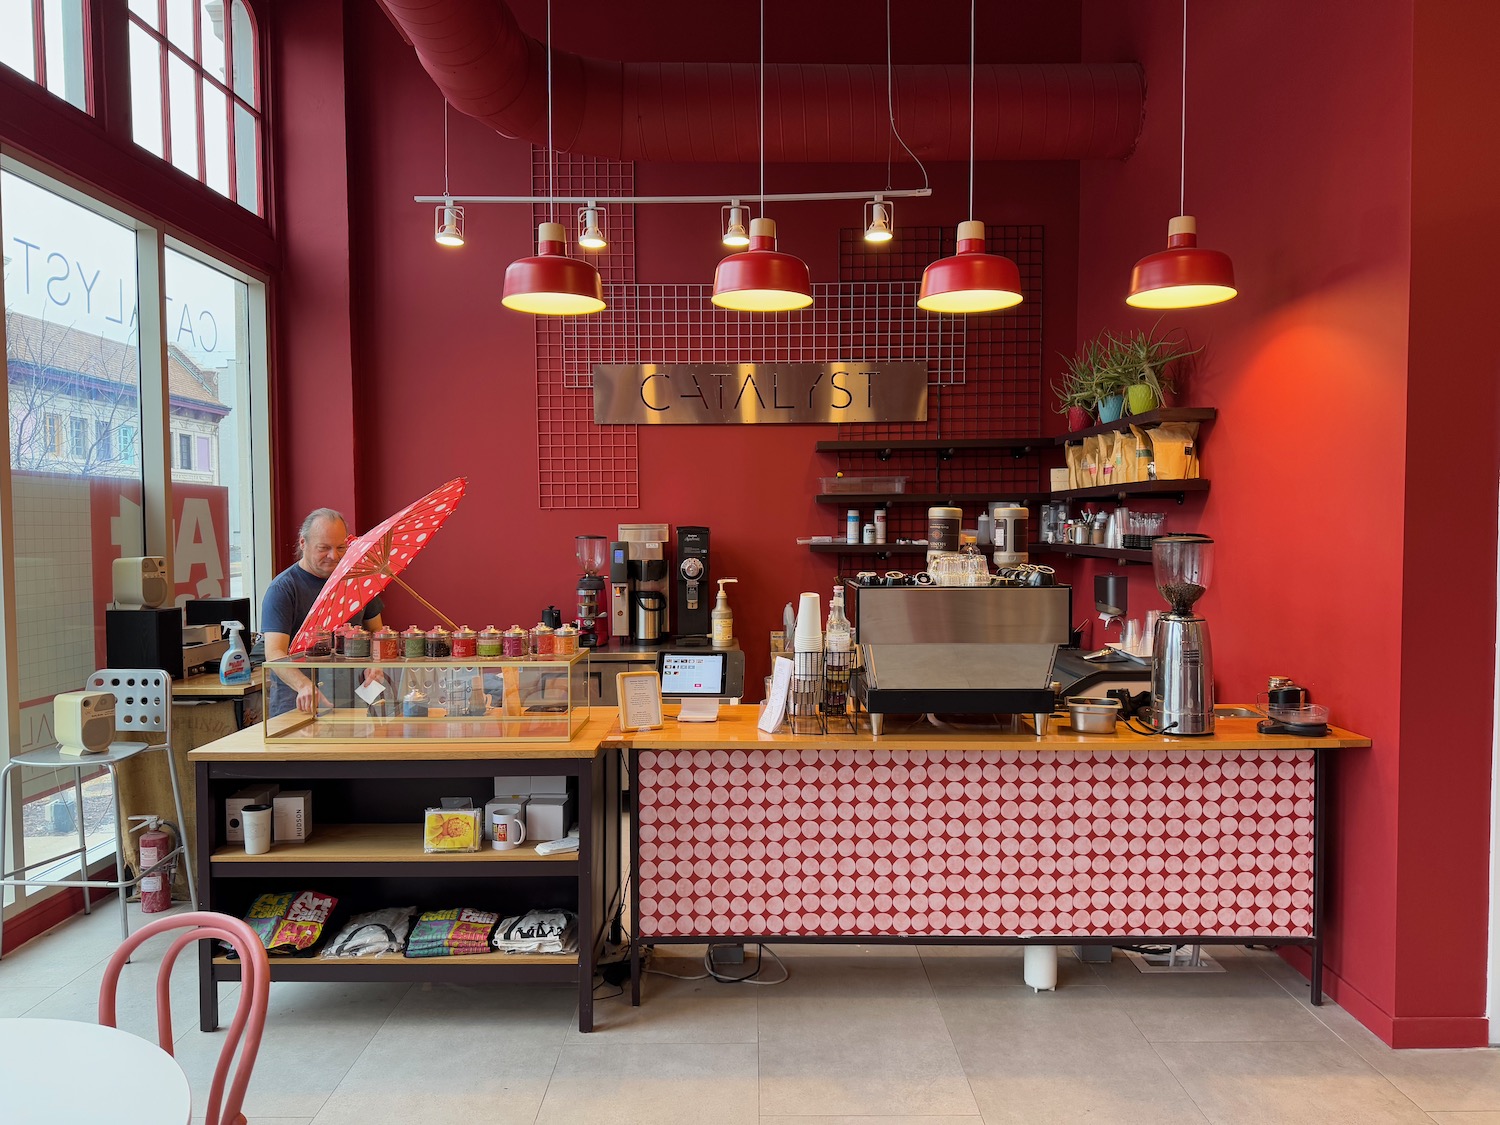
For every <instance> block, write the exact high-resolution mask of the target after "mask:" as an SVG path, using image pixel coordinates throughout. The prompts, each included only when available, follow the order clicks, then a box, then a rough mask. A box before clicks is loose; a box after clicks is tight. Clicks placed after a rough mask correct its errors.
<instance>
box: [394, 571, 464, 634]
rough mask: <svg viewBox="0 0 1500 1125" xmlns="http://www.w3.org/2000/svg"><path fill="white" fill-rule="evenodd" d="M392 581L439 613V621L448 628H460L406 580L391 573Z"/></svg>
mask: <svg viewBox="0 0 1500 1125" xmlns="http://www.w3.org/2000/svg"><path fill="white" fill-rule="evenodd" d="M391 581H392V582H394V583H395V584H396V585H397V586H400V587H401V588H402V589H403V590H405V591H406V592H407V593H408V594H410V595H411V596H412V597H414V598H416V599H417V601H419V602H421V603H422V604H423V605H424V606H426V607H427V608H428V610H430V611H431V612H432V613H435V614H437V619H438V620H439V621H441V622H442V623H443V624H444V625H446V626H448V628H449V629H450V630H452V629H457V628H458V626H457V625H455V624H453V622H452V621H450V620H449V619H448V616H447V615H446V614H445V613H443V612H442V611H441V610H439V609H438V607H437V606H435V605H433V604H432V603H431V602H430V601H428V600H427V599H426V598H424V597H423V596H422V595H421V594H419V593H417V592H416V591H415V590H413V589H412V588H411V587H410V586H408V585H407V584H406V583H405V582H403V581H401V579H399V578H397V577H396V576H395V575H394V574H393V575H391Z"/></svg>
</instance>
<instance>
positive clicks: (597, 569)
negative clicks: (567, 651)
mask: <svg viewBox="0 0 1500 1125" xmlns="http://www.w3.org/2000/svg"><path fill="white" fill-rule="evenodd" d="M573 554H574V557H575V558H577V560H578V565H579V567H581V568H582V570H583V574H582V575H580V576H579V579H578V618H577V625H578V643H579V645H580V646H581V647H583V648H594V647H595V646H596V645H598V644H599V639H600V638H599V621H600V619H601V618H603V617H604V616H605V611H604V608H603V603H604V573H603V572H604V563H605V560H606V559H607V558H608V556H609V540H608V539H606V538H604V536H602V535H577V536H574V537H573Z"/></svg>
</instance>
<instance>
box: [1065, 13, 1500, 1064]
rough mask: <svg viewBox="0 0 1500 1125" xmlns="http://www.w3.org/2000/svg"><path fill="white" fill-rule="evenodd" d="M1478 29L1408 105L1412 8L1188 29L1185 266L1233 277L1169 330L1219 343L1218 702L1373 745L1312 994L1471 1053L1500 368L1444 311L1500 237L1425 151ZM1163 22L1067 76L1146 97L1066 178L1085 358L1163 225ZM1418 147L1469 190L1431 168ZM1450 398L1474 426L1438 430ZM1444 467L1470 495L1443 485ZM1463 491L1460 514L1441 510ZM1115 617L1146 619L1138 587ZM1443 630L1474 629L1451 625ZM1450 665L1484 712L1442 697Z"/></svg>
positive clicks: (1483, 20)
mask: <svg viewBox="0 0 1500 1125" xmlns="http://www.w3.org/2000/svg"><path fill="white" fill-rule="evenodd" d="M1467 7H1468V9H1469V10H1468V11H1467V12H1466V13H1463V14H1462V15H1460V14H1458V13H1454V14H1451V15H1448V16H1444V17H1436V16H1434V17H1432V18H1431V22H1433V23H1434V24H1435V25H1441V26H1435V27H1434V29H1433V33H1432V34H1431V35H1430V36H1422V35H1419V36H1418V37H1417V50H1416V59H1417V64H1416V66H1415V71H1416V81H1415V90H1416V91H1417V93H1416V94H1415V95H1414V93H1413V90H1414V62H1413V5H1412V4H1411V3H1410V0H1386V2H1380V3H1370V4H1364V5H1360V6H1359V7H1358V9H1357V10H1356V9H1353V8H1346V7H1343V6H1337V5H1321V6H1319V5H1304V4H1299V3H1295V2H1293V0H1283V2H1276V3H1266V4H1258V5H1206V4H1200V5H1197V6H1195V7H1194V8H1193V10H1192V15H1191V19H1192V23H1191V26H1190V42H1189V74H1188V80H1189V86H1188V138H1187V210H1188V212H1189V213H1195V214H1196V215H1197V216H1198V220H1199V231H1200V238H1201V241H1202V244H1204V245H1207V246H1212V247H1215V248H1218V249H1222V250H1225V251H1227V252H1228V253H1229V254H1230V255H1231V256H1232V257H1233V259H1234V263H1235V271H1236V277H1237V280H1238V284H1239V286H1240V290H1241V296H1240V297H1239V298H1238V299H1236V300H1235V301H1233V302H1231V303H1229V304H1226V305H1223V306H1218V307H1215V308H1210V309H1204V310H1197V311H1187V312H1181V313H1176V314H1172V315H1170V316H1169V317H1168V318H1167V320H1166V322H1165V324H1166V325H1167V326H1177V325H1181V326H1183V327H1185V328H1186V329H1187V330H1188V331H1189V332H1190V333H1191V334H1192V336H1193V338H1194V340H1195V342H1198V343H1204V344H1206V345H1207V346H1208V352H1207V354H1206V356H1205V362H1204V364H1203V368H1202V372H1201V375H1200V376H1199V378H1198V379H1197V381H1196V383H1195V385H1194V386H1193V388H1192V391H1191V394H1190V396H1189V398H1190V400H1191V401H1192V402H1193V403H1194V404H1202V405H1214V406H1217V407H1218V408H1219V411H1220V414H1219V419H1218V421H1217V422H1216V423H1215V425H1214V426H1213V428H1212V429H1211V431H1210V432H1209V433H1208V436H1207V441H1206V442H1205V444H1204V454H1203V456H1204V464H1205V466H1206V475H1208V476H1210V477H1211V478H1212V482H1213V490H1212V492H1211V493H1210V495H1209V496H1208V498H1207V499H1206V500H1203V501H1200V502H1199V503H1198V504H1197V505H1196V510H1195V508H1194V506H1193V505H1192V504H1191V502H1190V506H1189V507H1188V508H1186V509H1184V511H1183V512H1182V514H1181V517H1180V519H1181V522H1180V523H1176V522H1174V523H1173V525H1172V526H1173V527H1174V528H1178V529H1186V528H1188V527H1192V526H1196V528H1197V529H1198V530H1202V531H1204V532H1207V533H1208V534H1210V535H1212V536H1213V537H1214V538H1215V540H1216V541H1217V543H1218V559H1217V561H1218V571H1217V576H1216V579H1215V587H1214V589H1213V590H1212V591H1211V592H1210V593H1209V594H1208V595H1207V596H1206V597H1205V598H1204V599H1203V602H1202V609H1203V610H1204V612H1205V615H1206V616H1207V617H1208V618H1209V620H1210V621H1211V623H1212V627H1213V631H1214V643H1215V666H1216V671H1217V679H1218V688H1219V695H1220V698H1221V699H1225V700H1245V699H1250V698H1251V697H1253V695H1254V694H1255V693H1256V692H1257V691H1259V690H1261V689H1262V688H1263V686H1264V683H1265V677H1266V676H1267V675H1268V674H1286V675H1291V676H1293V677H1295V678H1296V679H1297V680H1298V681H1299V682H1301V683H1304V684H1307V685H1309V686H1310V687H1311V689H1312V692H1313V696H1314V698H1315V699H1316V700H1318V701H1320V702H1323V703H1327V704H1329V706H1330V707H1331V708H1332V712H1333V717H1334V721H1335V722H1337V723H1338V724H1339V725H1341V726H1345V727H1349V728H1351V729H1355V730H1358V731H1360V732H1362V733H1366V734H1369V735H1370V736H1371V737H1372V738H1373V739H1374V746H1373V748H1372V749H1370V750H1369V751H1355V752H1349V753H1346V754H1343V755H1341V756H1340V757H1339V759H1338V761H1337V773H1336V782H1337V803H1336V808H1335V812H1334V836H1333V839H1334V841H1335V847H1336V849H1337V852H1336V870H1335V873H1334V878H1333V880H1332V883H1331V887H1330V899H1329V933H1330V940H1331V946H1330V949H1329V954H1328V962H1329V967H1330V969H1331V970H1332V971H1333V973H1334V974H1335V976H1336V980H1335V982H1334V985H1333V986H1332V987H1331V989H1330V991H1332V992H1333V993H1334V995H1335V996H1336V998H1337V999H1338V1000H1339V1002H1340V1003H1341V1004H1343V1005H1344V1006H1345V1007H1346V1008H1348V1009H1349V1010H1350V1011H1352V1012H1353V1013H1354V1014H1356V1015H1357V1016H1358V1017H1359V1018H1360V1019H1361V1020H1363V1021H1364V1022H1365V1023H1366V1024H1368V1025H1369V1026H1370V1027H1371V1028H1373V1029H1374V1030H1375V1031H1377V1033H1379V1034H1380V1035H1381V1036H1382V1037H1383V1038H1385V1039H1386V1040H1387V1041H1388V1042H1394V1043H1396V1044H1398V1045H1406V1046H1436V1045H1459V1044H1476V1043H1482V1042H1484V1041H1485V1038H1484V1034H1485V1032H1484V1020H1483V1011H1484V957H1485V911H1486V903H1487V882H1488V863H1489V846H1488V833H1487V821H1488V802H1489V792H1490V788H1489V782H1490V776H1489V775H1490V757H1491V735H1490V728H1491V721H1490V713H1491V708H1492V692H1491V686H1492V679H1493V660H1494V636H1493V622H1494V618H1495V613H1494V579H1495V542H1494V526H1493V513H1494V510H1495V465H1496V457H1495V445H1494V419H1495V402H1496V399H1495V391H1494V380H1493V378H1492V376H1493V360H1492V359H1491V360H1490V361H1489V362H1488V363H1486V364H1483V365H1481V366H1479V367H1476V366H1475V365H1474V364H1473V363H1472V362H1469V363H1465V362H1463V361H1461V360H1460V359H1459V357H1458V355H1456V354H1454V353H1455V352H1462V351H1466V350H1467V347H1468V346H1469V345H1472V344H1473V343H1475V342H1477V341H1476V340H1475V339H1471V337H1472V336H1474V335H1475V334H1476V333H1477V332H1478V331H1480V329H1479V326H1480V325H1483V324H1485V323H1486V322H1487V320H1488V319H1489V318H1488V317H1486V315H1485V312H1484V310H1481V309H1478V308H1476V309H1475V313H1474V315H1473V317H1472V318H1469V317H1466V316H1464V315H1463V310H1462V309H1461V308H1456V307H1455V306H1454V304H1453V303H1452V302H1451V300H1450V299H1449V298H1450V297H1451V295H1452V293H1453V289H1454V287H1453V285H1452V279H1451V277H1449V276H1447V275H1449V274H1450V273H1451V271H1452V268H1453V266H1454V265H1455V264H1457V261H1462V260H1467V259H1468V258H1469V257H1470V256H1471V255H1472V257H1473V259H1474V260H1477V261H1482V260H1484V257H1483V255H1482V254H1478V253H1474V252H1473V250H1472V247H1465V243H1464V238H1468V239H1469V240H1470V242H1471V243H1472V240H1473V239H1476V238H1477V239H1479V240H1481V241H1482V242H1484V243H1486V244H1487V243H1488V242H1490V241H1493V239H1494V237H1495V235H1496V230H1495V221H1494V218H1493V215H1492V214H1491V215H1488V216H1485V215H1480V214H1476V212H1478V211H1479V210H1480V206H1479V205H1480V198H1481V197H1480V196H1479V195H1478V194H1477V193H1478V191H1480V190H1481V189H1480V185H1482V184H1485V183H1492V182H1493V178H1494V176H1493V173H1494V169H1493V167H1492V164H1493V157H1492V156H1490V155H1487V154H1486V155H1481V154H1479V153H1478V152H1477V151H1476V150H1482V149H1484V148H1486V146H1485V145H1484V144H1482V143H1478V144H1476V143H1475V138H1474V137H1473V135H1472V134H1468V135H1467V136H1466V137H1465V138H1464V139H1465V141H1466V144H1465V145H1462V146H1461V145H1459V144H1457V143H1456V142H1457V140H1458V138H1456V137H1453V138H1449V137H1443V138H1442V139H1441V140H1434V141H1433V142H1432V143H1431V144H1430V145H1429V143H1428V138H1429V136H1430V135H1431V133H1432V132H1433V131H1434V130H1435V129H1436V128H1437V127H1439V126H1441V125H1442V124H1444V123H1446V122H1448V121H1453V122H1455V123H1456V122H1457V121H1459V120H1470V121H1471V119H1469V118H1459V117H1455V116H1454V107H1455V106H1458V105H1463V104H1465V102H1466V101H1469V100H1471V99H1472V98H1473V97H1474V91H1473V90H1472V89H1466V88H1465V87H1466V84H1472V83H1474V82H1475V79H1474V78H1473V75H1474V74H1476V73H1478V72H1479V71H1482V70H1483V69H1484V68H1483V66H1482V65H1481V64H1479V63H1478V62H1477V61H1476V63H1475V66H1474V68H1472V69H1471V68H1467V67H1465V66H1463V65H1456V64H1455V63H1454V61H1453V60H1452V57H1451V55H1444V54H1443V50H1444V49H1445V48H1450V47H1452V46H1453V45H1454V44H1452V43H1450V42H1446V40H1449V39H1452V38H1457V39H1460V40H1464V39H1466V40H1467V41H1468V42H1475V43H1483V42H1493V41H1494V40H1493V37H1492V36H1489V37H1487V36H1486V35H1485V34H1483V33H1481V32H1479V31H1478V29H1477V28H1476V24H1485V25H1488V26H1489V27H1490V28H1491V30H1493V27H1494V24H1495V17H1494V13H1493V12H1492V11H1490V10H1488V9H1484V10H1483V11H1481V6H1480V5H1468V6H1467ZM1181 11H1182V9H1181V6H1180V5H1179V4H1177V3H1175V2H1172V0H1153V2H1144V0H1143V2H1139V3H1132V4H1128V5H1116V4H1114V3H1090V4H1088V5H1087V6H1086V8H1085V28H1086V34H1085V58H1086V59H1089V60H1102V59H1113V58H1117V57H1127V58H1137V59H1139V60H1140V61H1141V62H1142V63H1143V64H1144V65H1145V67H1146V70H1147V74H1148V76H1149V78H1148V84H1149V92H1148V107H1147V124H1146V129H1145V132H1144V134H1143V136H1142V140H1141V144H1140V146H1139V148H1138V151H1137V153H1136V155H1135V157H1134V158H1133V159H1132V160H1131V161H1130V162H1129V163H1128V164H1126V165H1123V166H1100V165H1089V166H1086V167H1085V168H1084V170H1083V176H1082V199H1081V208H1080V210H1081V215H1080V243H1081V245H1082V247H1083V252H1082V254H1081V259H1080V270H1079V273H1080V286H1079V333H1080V335H1081V336H1087V335H1090V334H1092V333H1093V332H1094V331H1096V330H1097V329H1098V328H1100V327H1104V326H1111V327H1140V326H1146V325H1149V324H1150V323H1151V322H1152V321H1153V320H1154V314H1149V313H1145V312H1138V311H1135V310H1130V309H1128V308H1127V307H1126V306H1125V305H1124V304H1123V295H1124V291H1125V286H1126V283H1127V279H1128V274H1129V269H1130V266H1131V263H1132V262H1133V260H1134V259H1136V258H1137V257H1139V256H1141V255H1143V254H1145V253H1147V252H1149V251H1152V250H1155V249H1157V248H1159V247H1160V246H1161V245H1163V238H1164V227H1165V221H1166V219H1167V218H1168V217H1169V216H1170V215H1172V214H1174V213H1175V212H1176V210H1177V202H1178V199H1177V191H1178V179H1177V173H1178V168H1177V158H1178V132H1177V124H1178V104H1179V103H1178V97H1179V94H1180V90H1181V87H1180V84H1179V72H1178V66H1179V51H1180V46H1181V41H1180V22H1179V21H1180V17H1181ZM1460 29H1461V30H1460ZM1454 31H1459V34H1458V35H1457V36H1454V35H1452V34H1446V33H1451V32H1454ZM1330 43H1338V44H1339V49H1338V50H1337V51H1329V50H1328V49H1327V45H1328V44H1330ZM1439 73H1442V74H1444V75H1445V77H1444V79H1443V81H1442V83H1441V85H1442V86H1443V87H1444V88H1443V89H1441V90H1439V89H1437V88H1435V87H1436V86H1437V85H1438V83H1437V82H1436V81H1435V80H1436V79H1437V76H1438V74H1439ZM1414 102H1415V105H1416V106H1417V107H1418V108H1417V111H1416V112H1414ZM1414 137H1415V140H1414ZM1435 150H1441V154H1442V155H1444V156H1446V157H1448V158H1449V160H1450V161H1451V162H1452V163H1453V164H1455V165H1462V166H1463V169H1462V170H1463V172H1464V174H1465V176H1464V178H1460V177H1457V176H1454V175H1451V174H1448V172H1447V171H1446V170H1444V169H1441V168H1440V167H1439V166H1435V165H1433V164H1430V163H1428V160H1429V159H1430V156H1431V154H1433V153H1434V152H1435ZM1414 151H1415V153H1416V154H1417V155H1415V156H1414ZM1475 164H1478V165H1479V167H1474V165H1475ZM1455 170H1456V169H1455ZM1424 185H1425V190H1424ZM1443 217H1447V218H1448V222H1446V223H1444V222H1443V221H1442V219H1443ZM1460 217H1463V218H1465V219H1468V220H1470V222H1469V224H1468V225H1467V227H1466V232H1465V235H1463V236H1459V235H1457V233H1456V231H1454V230H1453V228H1454V227H1455V226H1456V221H1457V220H1458V219H1459V218H1460ZM1445 227H1446V228H1447V229H1444V228H1445ZM1460 255H1462V256H1463V257H1462V258H1460ZM1424 262H1425V263H1427V265H1426V266H1425V268H1424V265H1423V263H1424ZM1440 279H1441V280H1446V281H1447V282H1448V284H1445V285H1443V286H1442V287H1441V290H1440V291H1439V289H1438V287H1437V283H1438V282H1439V280H1440ZM1475 282H1476V284H1475V286H1474V290H1475V293H1476V297H1477V294H1478V292H1480V291H1482V290H1483V289H1484V288H1485V287H1484V286H1483V285H1481V284H1479V283H1478V279H1477V278H1476V279H1475ZM1470 325H1473V326H1474V327H1473V328H1470V327H1469V326H1470ZM1484 354H1485V355H1486V357H1488V355H1489V353H1488V352H1485V353H1484ZM1439 357H1441V358H1442V359H1444V360H1447V362H1439ZM1419 369H1420V370H1421V371H1422V372H1423V373H1424V374H1425V373H1426V372H1427V371H1428V369H1431V374H1430V375H1426V377H1424V376H1423V375H1419V374H1418V370H1419ZM1455 377H1456V379H1457V385H1458V386H1461V387H1462V388H1463V391H1464V393H1465V394H1466V395H1469V394H1471V395H1474V396H1476V398H1477V402H1476V406H1477V407H1478V409H1476V410H1475V411H1474V412H1473V413H1474V417H1472V418H1471V417H1470V416H1468V414H1467V413H1466V417H1465V419H1464V420H1463V421H1461V422H1456V423H1455V421H1454V420H1453V419H1452V418H1451V417H1450V415H1451V414H1452V411H1451V410H1447V409H1443V408H1444V407H1448V406H1449V404H1450V403H1452V402H1453V401H1454V398H1455V395H1454V394H1453V385H1454V381H1455ZM1439 380H1442V381H1443V383H1444V384H1447V385H1445V386H1444V390H1443V393H1442V395H1441V407H1440V405H1439V402H1440V399H1439V396H1438V395H1434V394H1433V393H1432V390H1433V388H1434V387H1435V386H1437V385H1439ZM1460 465H1462V466H1464V467H1465V468H1463V469H1460V468H1459V466H1460ZM1457 472H1464V473H1466V475H1467V476H1468V479H1469V480H1471V481H1472V482H1473V485H1472V487H1473V490H1474V491H1472V492H1471V491H1469V490H1468V489H1467V488H1466V489H1464V490H1463V491H1462V492H1461V493H1460V492H1458V491H1454V490H1451V489H1445V488H1444V483H1445V482H1446V481H1450V480H1452V479H1454V478H1453V477H1452V476H1450V475H1449V474H1452V473H1457ZM1439 474H1442V475H1441V476H1439ZM1445 492H1447V493H1449V494H1451V495H1452V496H1453V503H1452V504H1451V505H1450V504H1449V503H1448V502H1446V501H1444V500H1443V499H1442V497H1443V495H1444V493H1445ZM1460 495H1462V497H1463V499H1462V505H1463V507H1464V508H1465V509H1466V510H1467V512H1468V517H1467V518H1465V517H1461V516H1459V515H1457V514H1456V513H1454V512H1450V511H1448V510H1447V509H1448V508H1449V507H1450V506H1451V507H1457V506H1458V503H1459V501H1458V497H1459V496H1460ZM1450 517H1451V518H1450ZM1439 541H1441V542H1442V543H1443V550H1442V552H1441V557H1442V558H1443V559H1444V560H1447V559H1448V558H1450V557H1451V556H1452V555H1453V554H1454V553H1457V554H1460V555H1462V556H1463V560H1462V563H1461V564H1460V565H1459V566H1458V567H1454V566H1450V565H1448V564H1447V563H1446V562H1444V563H1443V564H1442V570H1441V577H1439V574H1438V572H1437V571H1436V570H1435V556H1436V554H1437V552H1434V551H1433V550H1432V546H1433V544H1435V543H1436V542H1439ZM1455 547H1456V548H1457V551H1456V552H1455V550H1454V548H1455ZM1142 569H1143V570H1144V568H1142ZM1435 578H1436V579H1437V580H1436V581H1434V579H1435ZM1456 591H1462V593H1461V594H1458V595H1457V596H1455V592H1456ZM1132 598H1133V600H1134V602H1135V608H1136V609H1138V610H1139V609H1142V608H1143V607H1150V606H1151V605H1154V604H1155V603H1156V601H1157V600H1158V599H1157V598H1156V595H1155V593H1154V591H1152V589H1151V587H1150V583H1149V577H1148V576H1147V575H1144V574H1143V575H1141V576H1139V577H1136V580H1135V581H1133V582H1132ZM1458 606H1462V609H1461V611H1460V612H1461V613H1462V615H1463V618H1464V620H1465V621H1466V622H1469V623H1472V625H1473V627H1472V628H1466V629H1464V630H1455V629H1453V628H1452V626H1451V624H1450V622H1451V621H1452V613H1453V610H1454V609H1455V608H1457V607H1458ZM1457 668H1462V669H1463V672H1462V673H1461V679H1462V682H1463V683H1464V684H1466V685H1468V687H1469V688H1470V689H1471V691H1472V696H1471V698H1472V702H1466V701H1457V700H1455V699H1454V694H1455V693H1453V692H1452V691H1450V690H1445V689H1450V688H1451V687H1453V686H1454V683H1455V681H1454V680H1453V679H1452V678H1451V677H1452V670H1454V669H1457ZM1435 699H1441V700H1442V701H1443V702H1442V705H1441V706H1438V707H1434V706H1433V701H1434V700H1435ZM1437 715H1441V718H1438V717H1437ZM1439 760H1440V761H1441V767H1440V768H1438V762H1439ZM1435 950H1441V954H1440V955H1436V956H1435V955H1434V951H1435Z"/></svg>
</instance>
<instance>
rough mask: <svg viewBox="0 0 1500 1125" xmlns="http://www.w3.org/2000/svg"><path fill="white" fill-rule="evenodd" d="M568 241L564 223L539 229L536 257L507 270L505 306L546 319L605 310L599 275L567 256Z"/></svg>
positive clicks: (524, 260)
mask: <svg viewBox="0 0 1500 1125" xmlns="http://www.w3.org/2000/svg"><path fill="white" fill-rule="evenodd" d="M566 238H567V234H566V232H565V231H564V230H563V227H562V224H561V223H542V224H541V225H540V226H539V227H537V228H536V242H537V254H536V257H534V258H518V259H516V260H515V261H514V262H512V263H511V264H510V265H509V266H507V267H506V268H505V291H504V294H503V295H502V296H501V298H500V303H501V304H502V305H504V306H505V307H506V308H508V309H515V310H516V311H517V312H525V313H537V314H539V315H542V316H580V315H582V314H584V313H596V312H599V311H601V310H602V309H603V308H604V283H603V282H602V281H600V280H599V271H598V270H596V269H595V268H594V267H593V266H591V265H590V264H589V263H588V262H581V261H579V260H578V259H577V258H570V257H568V256H567V255H566V254H565V253H563V241H564V240H565V239H566Z"/></svg>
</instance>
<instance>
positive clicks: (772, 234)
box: [712, 219, 813, 312]
mask: <svg viewBox="0 0 1500 1125" xmlns="http://www.w3.org/2000/svg"><path fill="white" fill-rule="evenodd" d="M712 300H713V303H714V304H716V305H718V306H719V308H721V309H735V310H737V311H739V312H790V311H792V310H793V309H805V308H807V306H808V305H810V304H812V302H813V298H812V278H811V277H809V276H808V272H807V263H806V262H804V261H803V260H802V259H801V258H798V257H796V256H794V255H792V254H782V253H779V252H778V251H777V249H776V223H775V221H774V220H772V219H751V220H750V249H748V250H745V251H743V252H742V253H739V254H730V255H729V256H728V257H727V258H724V259H723V260H722V261H720V262H719V268H718V269H716V270H715V271H714V295H713V298H712Z"/></svg>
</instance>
